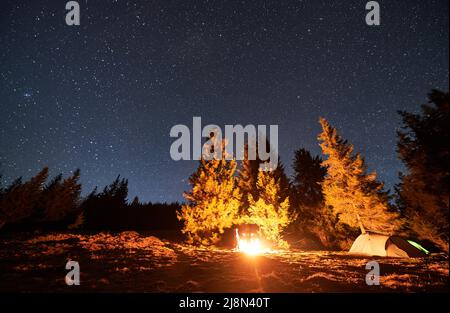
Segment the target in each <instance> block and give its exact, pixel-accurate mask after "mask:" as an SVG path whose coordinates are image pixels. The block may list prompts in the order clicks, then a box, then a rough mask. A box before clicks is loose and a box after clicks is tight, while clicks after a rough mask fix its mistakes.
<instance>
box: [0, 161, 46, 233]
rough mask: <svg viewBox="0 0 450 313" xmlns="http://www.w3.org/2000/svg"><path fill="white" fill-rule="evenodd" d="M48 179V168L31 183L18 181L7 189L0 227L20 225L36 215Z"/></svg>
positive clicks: (2, 201) (2, 200)
mask: <svg viewBox="0 0 450 313" xmlns="http://www.w3.org/2000/svg"><path fill="white" fill-rule="evenodd" d="M47 177H48V168H47V167H44V168H43V169H42V170H41V171H40V172H39V173H38V174H37V175H36V176H34V177H32V178H31V179H30V180H29V181H27V182H25V183H22V182H21V180H20V179H18V180H16V181H15V182H13V184H12V185H11V186H9V187H8V188H7V189H6V191H5V192H4V195H3V197H1V200H0V225H4V224H5V223H18V222H21V221H24V220H25V219H27V218H29V217H31V216H32V215H33V214H34V209H35V207H36V203H37V202H38V201H39V199H40V197H41V194H42V188H43V185H44V183H45V181H46V180H47Z"/></svg>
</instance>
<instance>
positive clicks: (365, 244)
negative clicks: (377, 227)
mask: <svg viewBox="0 0 450 313" xmlns="http://www.w3.org/2000/svg"><path fill="white" fill-rule="evenodd" d="M349 252H350V253H353V254H363V255H373V256H388V257H400V258H408V257H423V256H426V254H425V253H424V252H422V251H421V250H419V249H417V248H416V247H414V246H413V245H411V244H410V243H409V242H408V241H406V240H405V239H403V238H401V237H398V236H387V235H381V234H374V233H364V234H361V235H359V236H358V238H356V240H355V241H354V242H353V245H352V247H351V248H350V251H349Z"/></svg>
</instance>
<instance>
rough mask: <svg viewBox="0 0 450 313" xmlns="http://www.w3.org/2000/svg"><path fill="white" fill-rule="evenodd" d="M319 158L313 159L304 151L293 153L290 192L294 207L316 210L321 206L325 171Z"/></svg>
mask: <svg viewBox="0 0 450 313" xmlns="http://www.w3.org/2000/svg"><path fill="white" fill-rule="evenodd" d="M322 162H323V160H322V159H321V158H320V157H319V156H315V157H313V156H312V155H311V153H310V152H309V151H308V150H306V149H300V150H297V151H295V157H294V162H293V168H294V176H293V181H292V190H293V193H294V198H295V202H296V205H298V206H301V207H307V208H317V207H319V206H322V205H323V200H324V199H323V192H322V182H323V180H324V179H325V175H326V174H327V169H326V168H325V167H323V166H322Z"/></svg>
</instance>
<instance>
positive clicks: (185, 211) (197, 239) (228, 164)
mask: <svg viewBox="0 0 450 313" xmlns="http://www.w3.org/2000/svg"><path fill="white" fill-rule="evenodd" d="M222 149H223V151H225V149H224V145H222ZM236 166H237V163H236V161H235V160H225V156H223V157H222V158H221V159H220V158H218V159H212V160H205V159H204V158H202V160H200V165H199V167H198V168H197V170H196V172H195V173H194V174H192V175H191V177H190V178H189V183H190V184H191V186H192V190H191V191H189V192H186V193H184V197H185V199H186V200H187V201H188V203H187V204H185V205H183V206H182V208H181V211H180V212H179V214H178V219H179V220H181V221H182V222H183V223H184V226H183V229H182V232H183V233H184V234H186V235H187V236H188V242H189V243H191V244H197V245H212V244H216V243H217V242H218V241H219V240H220V235H221V234H223V232H224V230H225V229H226V228H229V227H231V226H232V225H233V224H235V223H238V222H239V221H238V211H239V207H240V201H239V200H240V198H241V196H240V192H239V188H238V187H237V185H236V181H235V176H234V175H235V172H236Z"/></svg>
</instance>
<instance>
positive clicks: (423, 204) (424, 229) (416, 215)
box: [397, 90, 449, 252]
mask: <svg viewBox="0 0 450 313" xmlns="http://www.w3.org/2000/svg"><path fill="white" fill-rule="evenodd" d="M399 113H400V115H401V116H402V119H403V129H402V130H401V131H399V132H398V137H399V141H398V153H399V155H400V159H401V160H402V161H403V162H404V163H405V165H406V168H407V173H405V174H401V175H400V180H401V183H400V184H399V185H398V186H397V189H398V191H399V195H400V199H399V202H400V203H401V207H402V208H403V210H404V213H405V215H406V217H407V222H408V226H409V227H410V228H411V229H412V230H413V231H414V232H415V233H416V234H417V235H418V236H419V238H420V239H422V240H424V239H427V240H430V241H432V242H434V243H435V244H436V245H437V246H439V247H440V248H441V249H442V250H444V251H446V252H448V245H449V222H448V218H449V189H448V186H449V146H448V140H449V94H448V93H444V92H441V91H437V90H433V91H432V92H431V93H430V94H429V104H427V105H423V106H422V112H421V114H411V113H407V112H399Z"/></svg>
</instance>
